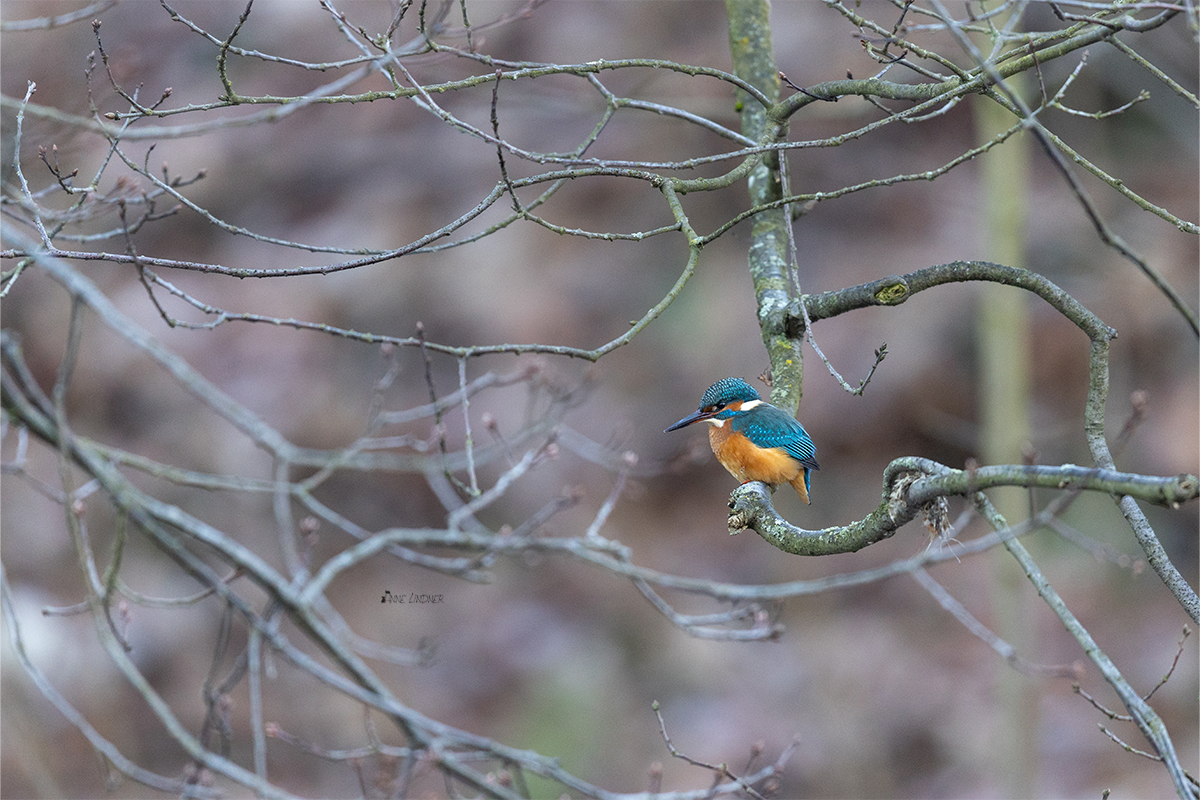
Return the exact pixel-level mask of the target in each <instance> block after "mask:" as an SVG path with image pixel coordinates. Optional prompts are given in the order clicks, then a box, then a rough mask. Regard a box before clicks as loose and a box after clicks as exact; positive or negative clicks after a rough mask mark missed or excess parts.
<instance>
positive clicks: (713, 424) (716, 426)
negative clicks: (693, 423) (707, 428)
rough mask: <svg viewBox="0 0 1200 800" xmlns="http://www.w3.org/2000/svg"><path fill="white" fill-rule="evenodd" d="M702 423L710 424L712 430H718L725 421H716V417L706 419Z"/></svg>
mask: <svg viewBox="0 0 1200 800" xmlns="http://www.w3.org/2000/svg"><path fill="white" fill-rule="evenodd" d="M704 421H705V422H708V423H711V424H712V426H713V427H714V428H719V427H721V426H722V425H724V424H725V420H723V419H717V418H716V417H709V418H708V419H706V420H704Z"/></svg>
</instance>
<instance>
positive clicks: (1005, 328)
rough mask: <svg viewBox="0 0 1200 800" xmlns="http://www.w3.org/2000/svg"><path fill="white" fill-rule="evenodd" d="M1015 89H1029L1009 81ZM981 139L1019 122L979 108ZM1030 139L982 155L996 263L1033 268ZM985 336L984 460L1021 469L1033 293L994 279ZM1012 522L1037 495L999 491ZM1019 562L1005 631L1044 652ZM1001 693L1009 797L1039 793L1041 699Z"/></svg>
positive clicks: (1028, 692)
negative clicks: (1028, 241)
mask: <svg viewBox="0 0 1200 800" xmlns="http://www.w3.org/2000/svg"><path fill="white" fill-rule="evenodd" d="M1009 84H1010V86H1013V88H1018V86H1019V83H1018V82H1016V81H1015V80H1014V79H1013V78H1010V79H1009ZM977 109H978V110H977V112H976V118H975V119H976V124H977V127H978V132H979V137H978V138H979V140H980V141H987V140H988V139H990V138H991V137H992V136H994V135H995V134H996V133H998V132H999V131H1002V130H1004V129H1006V128H1007V127H1008V126H1010V125H1012V122H1013V119H1012V116H1011V115H1010V114H1009V112H1007V111H1006V110H1004V109H1003V108H1002V107H1001V106H1000V105H998V104H996V103H992V102H982V103H979V104H977ZM1028 169H1029V137H1028V136H1027V135H1026V134H1023V133H1021V134H1017V135H1016V136H1014V137H1012V138H1011V139H1010V140H1009V141H1008V142H1006V143H1005V144H1003V145H1002V146H1000V147H997V148H995V149H993V150H991V151H990V152H989V153H987V154H986V155H985V156H984V157H983V159H982V175H981V191H982V195H983V196H982V198H981V201H982V202H981V207H982V209H983V212H984V213H983V219H984V226H985V229H984V242H985V248H986V249H985V251H984V252H985V254H986V257H987V259H988V260H989V261H997V262H999V263H1001V264H1006V265H1009V266H1013V267H1018V268H1022V269H1023V268H1025V266H1026V265H1025V214H1026V211H1027V204H1026V198H1027V197H1028V191H1029V188H1028V181H1027V173H1028ZM976 337H977V341H978V347H979V369H980V377H979V380H980V386H979V416H980V423H981V430H980V448H979V449H980V456H981V458H982V460H983V463H985V464H1018V463H1021V459H1022V449H1023V448H1024V446H1025V444H1026V442H1028V441H1029V440H1030V431H1029V406H1030V398H1029V383H1030V378H1029V358H1030V344H1029V309H1028V305H1027V302H1026V296H1025V293H1024V292H1022V291H1020V290H1018V289H1016V288H1014V287H1010V286H1002V285H1000V284H997V283H988V284H986V285H985V286H984V287H983V290H982V292H981V294H980V308H979V314H978V317H977V330H976ZM992 496H993V499H994V502H995V505H996V508H997V509H998V510H999V512H1000V513H1001V515H1003V516H1004V517H1005V518H1007V519H1010V520H1011V519H1023V518H1024V517H1026V516H1028V513H1029V509H1028V496H1027V494H1026V493H1025V492H1024V491H1022V490H1020V489H1016V488H1012V489H998V490H995V491H994V492H993V493H992ZM1027 590H1028V583H1027V581H1026V579H1025V575H1024V574H1023V573H1022V571H1021V570H1020V569H1019V567H1018V565H1016V564H1015V563H1013V562H1012V561H1009V560H1004V561H1001V562H999V563H998V564H997V567H996V573H995V582H994V584H993V596H992V607H993V610H994V613H995V618H996V623H997V624H996V627H997V633H999V635H1000V636H1001V637H1002V638H1004V639H1006V640H1007V641H1008V642H1009V643H1010V644H1012V645H1013V646H1014V647H1015V648H1016V651H1017V652H1018V653H1023V654H1028V653H1030V652H1033V651H1034V648H1035V643H1036V633H1035V631H1034V629H1033V627H1032V626H1030V625H1029V619H1030V616H1031V613H1032V605H1033V603H1034V598H1032V597H1030V596H1028V595H1027V594H1026V592H1027ZM999 669H1000V673H999V675H998V676H997V678H998V679H997V686H996V689H997V694H998V700H999V703H1000V706H1001V712H1002V716H1001V718H1000V720H999V722H1000V724H999V726H998V728H997V730H996V733H995V737H996V738H995V743H996V753H997V756H998V758H997V760H996V769H997V772H998V777H1000V778H1001V780H1002V781H1003V782H1004V788H1003V792H1004V794H1005V795H1006V796H1009V797H1033V796H1034V795H1035V794H1036V786H1037V763H1038V753H1037V743H1038V740H1037V736H1036V731H1037V730H1038V694H1037V692H1036V691H1034V687H1033V686H1031V685H1030V684H1031V681H1030V679H1029V678H1028V677H1026V676H1024V675H1022V674H1020V673H1019V672H1017V671H1016V670H1013V669H1011V668H1009V667H1007V666H1000V667H999Z"/></svg>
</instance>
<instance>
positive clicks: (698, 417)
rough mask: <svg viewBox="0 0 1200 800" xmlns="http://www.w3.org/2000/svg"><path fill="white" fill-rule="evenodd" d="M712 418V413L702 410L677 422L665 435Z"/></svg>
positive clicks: (665, 431)
mask: <svg viewBox="0 0 1200 800" xmlns="http://www.w3.org/2000/svg"><path fill="white" fill-rule="evenodd" d="M711 416H713V415H712V414H711V413H705V412H703V411H700V410H696V411H693V412H692V413H690V414H688V415H687V416H686V417H684V418H683V419H681V420H679V422H676V423H675V424H674V425H672V426H671V427H669V428H667V429H666V430H664V431H663V433H670V432H671V431H677V430H679V429H680V428H686V427H687V426H688V425H691V424H692V423H693V422H700V421H701V420H706V419H708V418H709V417H711Z"/></svg>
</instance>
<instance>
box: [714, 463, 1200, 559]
mask: <svg viewBox="0 0 1200 800" xmlns="http://www.w3.org/2000/svg"><path fill="white" fill-rule="evenodd" d="M995 486H1024V487H1035V486H1036V487H1041V488H1047V489H1063V490H1085V491H1094V492H1106V493H1108V494H1111V495H1114V496H1120V495H1124V496H1126V497H1128V498H1130V500H1131V501H1132V499H1133V498H1137V499H1139V500H1144V501H1146V502H1151V503H1156V504H1158V505H1164V506H1168V507H1172V508H1174V507H1178V506H1179V505H1180V504H1181V503H1185V502H1187V501H1189V500H1195V499H1196V498H1197V497H1200V478H1197V477H1196V476H1195V475H1179V476H1175V477H1153V476H1149V475H1137V474H1133V473H1127V472H1116V471H1114V470H1111V469H1086V468H1084V467H1077V466H1075V465H1073V464H1067V465H1064V466H1061V467H1042V466H1026V465H1020V464H1013V465H1000V466H991V467H981V468H979V469H975V470H958V469H952V468H951V467H947V466H945V465H943V464H939V463H937V462H936V461H931V460H930V459H926V458H915V457H906V458H898V459H895V460H894V461H892V462H891V463H890V464H888V466H887V468H886V469H885V470H884V479H883V497H882V499H881V501H880V503H879V506H878V507H877V508H875V510H874V511H872V512H871V513H870V514H868V515H867V516H866V517H864V518H863V519H862V520H859V521H858V522H853V523H851V524H849V525H843V526H838V527H832V528H824V529H822V530H819V531H810V530H805V529H804V528H800V527H797V526H795V525H792V524H791V523H790V522H788V521H787V520H785V519H783V517H781V516H779V513H778V512H777V511H776V510H775V508H774V506H773V505H772V504H771V496H770V493H769V492H768V491H767V487H766V485H765V484H762V483H758V482H756V481H752V482H750V483H744V484H742V485H741V486H739V487H738V488H737V489H734V490H733V494H731V495H730V499H729V507H730V514H729V531H730V533H737V532H738V531H740V530H743V529H746V528H749V529H750V530H753V531H754V532H755V533H757V534H758V535H759V536H761V537H762V538H764V539H766V540H767V541H768V542H769V543H770V544H772V545H774V546H775V547H777V548H779V549H780V550H783V551H784V552H785V553H791V554H793V555H799V556H826V555H835V554H839V553H853V552H856V551H858V550H861V549H863V548H864V547H866V546H867V545H871V544H875V543H876V542H879V541H882V540H884V539H888V538H890V537H891V536H892V535H893V534H894V533H895V532H896V531H897V530H898V529H899V528H900V527H902V526H903V525H905V524H907V523H908V522H910V521H911V520H912V519H913V518H915V517H916V516H917V514H919V513H921V511H922V510H923V509H924V508H925V507H926V506H927V505H928V504H929V503H931V502H933V501H935V500H936V499H937V498H939V497H952V496H969V495H972V494H975V493H976V492H978V491H980V490H982V489H988V488H992V487H995Z"/></svg>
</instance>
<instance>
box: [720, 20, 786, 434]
mask: <svg viewBox="0 0 1200 800" xmlns="http://www.w3.org/2000/svg"><path fill="white" fill-rule="evenodd" d="M770 10H771V6H770V3H769V2H767V0H725V12H726V14H727V15H728V17H729V49H730V51H731V52H732V54H733V71H734V73H735V74H736V75H737V76H738V77H740V78H742V79H743V80H745V81H746V82H748V83H750V84H751V85H753V86H754V87H755V88H757V89H759V90H760V91H762V92H763V94H765V95H766V96H767V97H768V98H770V100H771V101H772V102H778V100H779V73H778V71H777V70H776V68H775V55H774V51H773V50H772V48H771V20H770ZM737 104H738V110H739V112H740V114H741V120H742V133H744V134H745V135H746V136H749V137H750V138H752V139H754V140H755V141H759V142H763V143H770V142H775V141H782V140H783V139H785V138H787V124H786V123H779V122H776V121H775V120H773V119H772V118H771V116H770V114H769V113H768V109H766V108H764V107H763V106H762V105H761V104H759V103H758V102H756V101H755V100H754V99H753V98H751V97H750V96H749V95H747V94H746V93H745V92H742V91H738V93H737ZM747 189H748V190H749V192H750V202H751V204H752V205H759V204H763V203H770V202H771V201H773V200H778V199H779V198H781V197H782V196H783V189H782V181H781V180H780V173H779V155H778V153H776V152H771V153H768V154H766V155H765V156H764V157H763V158H762V160H761V161H760V162H759V163H758V165H757V166H756V167H755V168H754V170H753V171H752V172H751V174H750V177H749V180H748V183H747ZM788 224H789V221H788V213H787V210H786V209H784V208H779V209H773V210H771V211H766V212H763V213H761V214H758V215H757V216H755V217H754V223H753V226H752V228H751V231H750V254H749V268H750V277H751V279H752V280H753V282H754V299H755V301H756V304H757V307H758V325H759V328H760V329H761V331H762V339H763V345H764V346H765V347H766V348H767V356H768V358H769V359H770V363H771V375H772V377H773V379H774V383H773V385H772V388H771V402H772V403H774V404H775V405H777V406H779V407H781V408H786V409H788V410H789V411H792V412H795V411H796V409H797V408H798V407H799V405H800V394H801V381H802V378H803V361H802V360H801V353H800V340H798V339H790V338H788V336H787V332H786V329H785V326H784V320H785V314H784V312H785V310H786V309H787V306H788V302H789V300H790V299H791V297H790V291H789V287H788V277H787V253H788V246H787V241H788V237H787V233H788V230H787V226H788ZM748 377H749V376H748Z"/></svg>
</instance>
